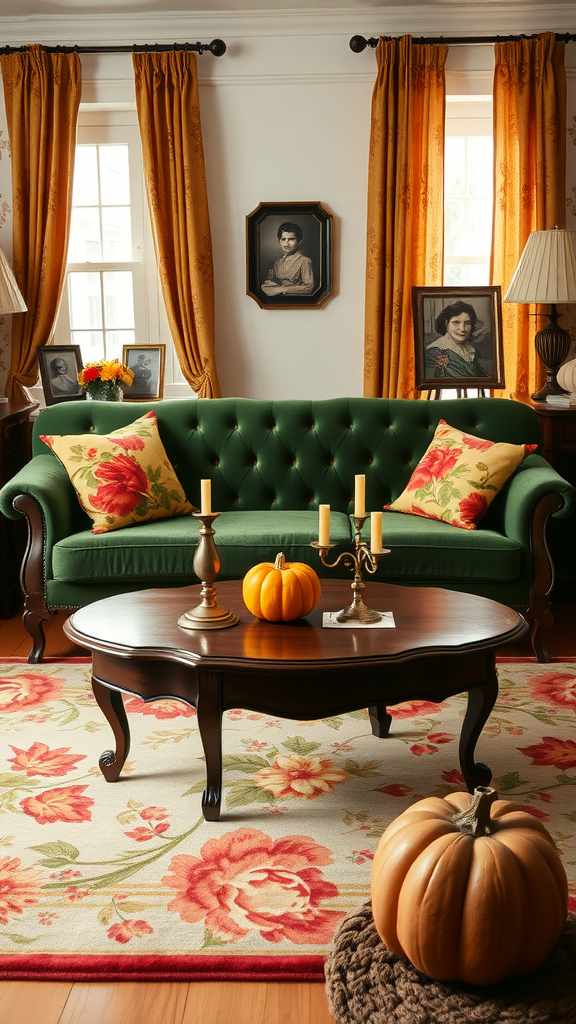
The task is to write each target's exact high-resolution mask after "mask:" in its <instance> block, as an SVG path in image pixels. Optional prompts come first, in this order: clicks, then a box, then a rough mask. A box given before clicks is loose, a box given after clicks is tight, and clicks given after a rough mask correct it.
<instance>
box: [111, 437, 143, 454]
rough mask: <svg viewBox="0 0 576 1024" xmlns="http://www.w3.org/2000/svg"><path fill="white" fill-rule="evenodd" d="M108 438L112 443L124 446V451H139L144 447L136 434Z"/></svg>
mask: <svg viewBox="0 0 576 1024" xmlns="http://www.w3.org/2000/svg"><path fill="white" fill-rule="evenodd" d="M108 440H109V441H110V442H111V443H112V444H118V445H120V447H121V448H125V449H126V451H130V449H132V451H135V452H141V451H142V449H143V448H144V447H145V442H144V441H143V440H142V438H141V437H138V435H137V434H126V436H125V437H109V438H108Z"/></svg>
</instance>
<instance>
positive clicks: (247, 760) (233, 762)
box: [222, 754, 270, 775]
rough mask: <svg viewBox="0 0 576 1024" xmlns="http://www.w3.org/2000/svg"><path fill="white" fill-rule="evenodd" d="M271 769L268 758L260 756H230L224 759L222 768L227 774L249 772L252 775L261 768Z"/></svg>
mask: <svg viewBox="0 0 576 1024" xmlns="http://www.w3.org/2000/svg"><path fill="white" fill-rule="evenodd" d="M269 767H270V765H269V764H268V761H267V760H266V758H265V757H260V756H259V755H258V754H228V755H227V756H225V757H223V758H222V768H223V769H224V771H226V772H248V773H249V774H250V775H252V774H254V772H257V771H259V770H260V768H269Z"/></svg>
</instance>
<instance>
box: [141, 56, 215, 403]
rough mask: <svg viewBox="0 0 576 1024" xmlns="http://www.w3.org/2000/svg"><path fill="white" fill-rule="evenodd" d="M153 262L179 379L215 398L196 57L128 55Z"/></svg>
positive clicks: (209, 260) (203, 395)
mask: <svg viewBox="0 0 576 1024" xmlns="http://www.w3.org/2000/svg"><path fill="white" fill-rule="evenodd" d="M133 62H134V75H135V83H136V104H137V110H138V120H139V124H140V134H141V138H142V149H143V154H144V174H145V179H146V188H147V192H148V205H149V208H150V216H151V221H152V233H153V236H154V245H155V249H156V259H157V261H158V269H159V273H160V281H161V285H162V293H163V296H164V302H165V304H166V311H167V314H168V322H169V325H170V331H171V334H172V339H173V341H174V346H175V348H176V352H177V355H178V359H179V362H180V366H181V369H182V373H183V374H184V376H185V378H186V380H187V381H188V383H189V384H190V387H191V388H192V389H193V390H194V391H195V392H196V393H197V394H198V396H199V397H201V398H216V397H218V396H219V394H220V386H219V383H218V375H217V372H216V362H215V353H214V282H213V271H212V241H211V234H210V221H209V217H208V198H207V191H206V175H205V171H204V154H203V148H202V131H201V126H200V108H199V103H198V80H197V73H196V56H195V54H194V53H191V52H189V51H184V50H178V51H171V52H168V53H138V54H134V56H133Z"/></svg>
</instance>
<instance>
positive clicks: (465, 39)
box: [350, 32, 576, 53]
mask: <svg viewBox="0 0 576 1024" xmlns="http://www.w3.org/2000/svg"><path fill="white" fill-rule="evenodd" d="M383 38H384V39H386V40H387V41H388V40H390V39H394V38H398V36H384V37H383ZM534 38H535V37H534V36H533V35H532V36H525V35H520V36H437V37H436V38H434V39H432V38H430V39H429V38H427V37H425V36H421V37H420V38H419V39H412V42H413V43H421V44H423V43H449V44H450V45H455V44H456V45H458V44H460V43H462V44H464V43H512V42H514V41H515V40H517V39H534ZM556 39H557V40H558V42H560V43H574V42H576V35H570V34H569V33H568V32H565V33H564V35H558V34H557V35H556ZM378 41H379V40H378V38H377V37H374V36H372V38H370V39H365V38H364V36H352V39H351V40H350V49H351V50H353V51H354V53H362V50H365V49H366V47H367V46H372V47H375V46H378Z"/></svg>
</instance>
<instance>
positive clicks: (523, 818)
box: [372, 787, 568, 985]
mask: <svg viewBox="0 0 576 1024" xmlns="http://www.w3.org/2000/svg"><path fill="white" fill-rule="evenodd" d="M497 797H498V794H497V792H496V790H494V789H490V788H485V787H479V788H478V789H476V790H475V791H474V797H472V796H470V794H469V793H451V794H450V795H448V796H447V797H445V798H444V799H443V800H441V799H439V798H438V797H430V798H429V799H426V800H419V801H418V802H417V803H415V804H413V805H412V807H409V808H408V809H407V810H406V811H404V813H403V814H401V815H400V816H399V817H398V818H396V819H395V820H394V821H393V822H392V823H391V824H390V825H389V826H388V828H387V829H386V831H385V832H384V833H383V835H382V836H381V838H380V841H379V843H378V847H377V849H376V854H375V857H374V861H373V864H372V914H373V917H374V923H375V925H376V929H377V931H378V934H379V936H380V938H381V939H382V941H383V942H384V943H385V944H386V946H388V948H389V949H391V950H392V952H393V953H396V954H397V955H398V956H402V957H407V958H408V959H409V960H410V961H411V962H412V963H413V964H414V966H415V967H417V968H418V970H419V971H422V972H423V973H424V974H427V975H429V977H431V978H435V979H436V980H437V981H464V982H468V983H469V984H472V985H491V984H493V983H494V982H497V981H500V980H501V979H502V978H505V977H507V976H508V975H509V974H524V973H525V972H527V971H531V970H533V968H535V967H537V966H538V965H539V964H541V963H542V962H543V961H544V960H545V959H546V957H547V956H548V954H549V953H551V951H552V949H553V948H554V946H555V945H556V943H557V941H558V938H559V936H560V932H561V931H562V927H563V925H564V921H565V919H566V914H567V906H568V883H567V880H566V873H565V871H564V868H563V866H562V862H561V860H560V857H559V855H558V851H557V849H556V846H555V844H554V841H553V839H552V837H551V836H550V834H549V832H548V831H547V830H546V829H545V828H544V826H543V825H542V823H541V822H540V821H538V819H537V818H535V817H533V815H531V814H528V813H527V812H526V811H523V810H522V809H521V808H520V807H518V805H517V804H513V803H509V802H508V801H507V800H498V799H497Z"/></svg>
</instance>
